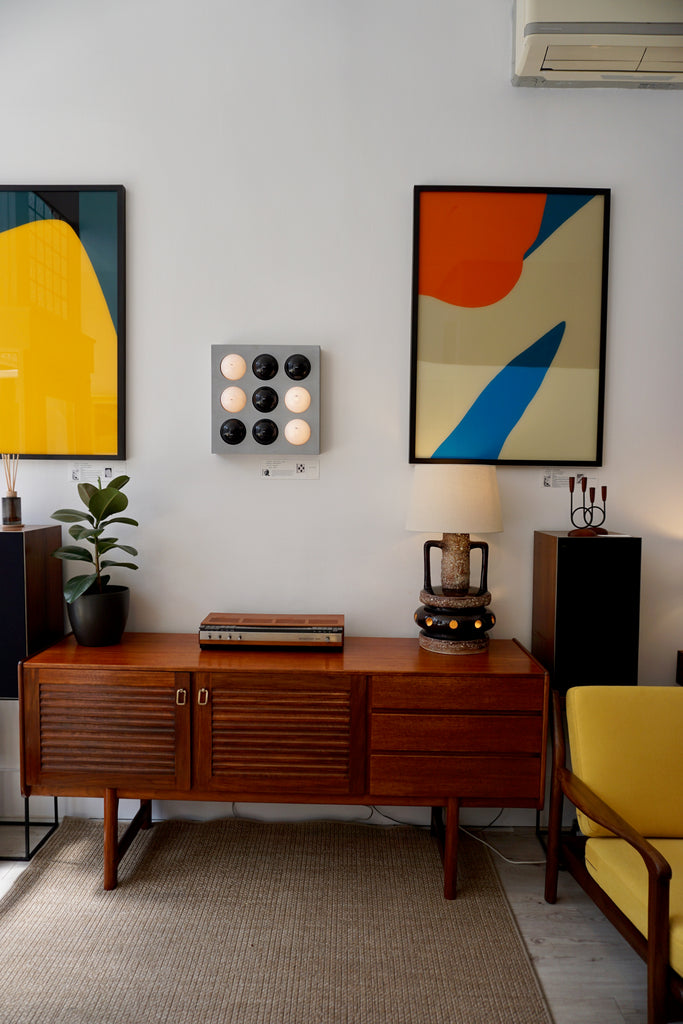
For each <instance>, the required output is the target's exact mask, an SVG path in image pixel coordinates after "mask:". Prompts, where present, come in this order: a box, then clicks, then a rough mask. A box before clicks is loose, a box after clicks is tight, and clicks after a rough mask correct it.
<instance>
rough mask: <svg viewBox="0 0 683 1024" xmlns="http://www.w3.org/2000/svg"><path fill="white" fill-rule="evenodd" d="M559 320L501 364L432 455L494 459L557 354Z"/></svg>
mask: <svg viewBox="0 0 683 1024" xmlns="http://www.w3.org/2000/svg"><path fill="white" fill-rule="evenodd" d="M565 328H566V322H565V321H564V320H563V321H562V322H561V323H559V324H557V326H555V327H553V328H552V329H551V330H549V331H548V332H547V334H544V335H543V337H541V338H539V339H538V341H535V342H534V343H533V345H530V346H529V347H528V348H527V349H525V350H524V351H523V352H521V353H520V354H519V355H518V356H515V358H514V359H513V360H512V361H511V362H509V363H508V364H507V366H504V367H503V369H502V370H501V371H500V372H499V373H497V374H496V376H495V377H494V378H493V380H492V381H490V383H489V384H487V385H486V387H485V388H484V390H483V391H482V392H481V394H480V395H479V397H478V398H477V399H475V401H474V402H473V403H472V405H471V406H470V408H469V409H468V411H467V412H466V413H465V415H464V416H463V418H462V419H461V420H460V422H459V423H458V425H457V427H456V428H455V429H454V430H453V431H452V432H451V433H450V434H449V435H448V437H447V438H446V439H445V441H443V442H442V443H441V444H440V445H439V447H438V448H437V449H436V451H435V452H434V454H433V455H432V458H433V459H480V460H487V459H498V458H499V457H500V452H501V450H502V447H503V445H504V444H505V441H506V440H507V437H508V435H509V434H510V432H511V431H512V429H513V428H514V427H515V426H516V424H517V423H518V422H519V420H520V419H521V417H522V416H523V415H524V412H525V410H526V408H527V406H528V405H529V402H530V401H531V400H532V398H533V397H534V395H535V394H536V392H537V391H538V389H539V388H540V386H541V384H542V383H543V380H544V378H545V375H546V373H547V372H548V369H549V367H550V365H551V363H552V361H553V359H554V358H555V356H556V354H557V350H558V349H559V347H560V344H561V342H562V338H563V337H564V332H565Z"/></svg>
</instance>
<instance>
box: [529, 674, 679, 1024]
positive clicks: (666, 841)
mask: <svg viewBox="0 0 683 1024" xmlns="http://www.w3.org/2000/svg"><path fill="white" fill-rule="evenodd" d="M566 735H567V738H568V740H569V754H570V758H571V770H570V769H569V768H568V766H567V750H566V742H565V728H564V721H563V715H562V702H561V698H560V696H559V695H558V694H557V693H554V694H553V770H552V784H551V795H550V817H549V825H548V829H549V834H548V859H547V866H546V886H545V898H546V900H547V901H548V902H549V903H555V901H556V899H557V887H558V871H559V868H560V867H561V866H563V867H566V868H567V869H568V870H569V871H570V872H571V874H572V875H573V876H574V878H576V880H577V881H578V882H579V884H580V885H581V886H582V888H583V889H584V890H585V891H586V892H587V893H588V895H589V896H590V897H591V899H593V900H594V902H595V903H596V905H597V906H598V907H599V908H600V909H601V910H602V911H603V913H604V914H605V915H606V916H607V917H608V918H609V920H610V921H611V922H612V923H613V924H614V925H615V926H616V927H617V928H618V930H619V931H620V933H621V934H622V935H623V936H624V937H625V938H626V939H627V940H628V942H629V943H630V944H631V946H632V947H633V948H634V949H635V950H636V952H637V953H638V954H639V955H640V956H641V957H642V958H643V959H644V960H645V962H646V964H647V977H648V1024H666V1022H668V1021H672V1020H676V1021H681V1020H683V689H681V688H680V687H677V686H577V687H574V688H573V689H570V690H569V691H568V693H567V697H566ZM565 796H566V797H567V798H568V799H569V800H570V801H571V803H572V804H574V806H575V807H576V809H577V819H578V824H579V829H580V832H581V834H580V835H578V836H576V835H567V834H566V833H565V832H564V831H563V829H562V811H563V798H564V797H565Z"/></svg>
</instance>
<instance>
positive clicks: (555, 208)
mask: <svg viewBox="0 0 683 1024" xmlns="http://www.w3.org/2000/svg"><path fill="white" fill-rule="evenodd" d="M593 198H594V197H593V195H592V194H591V193H589V194H588V195H582V194H577V193H575V192H574V193H570V194H565V193H554V192H551V193H549V194H548V195H547V196H546V197H545V206H544V207H543V217H542V218H541V226H540V228H539V229H538V234H537V235H536V239H535V241H534V242H533V243H532V245H530V246H529V248H528V249H527V251H526V252H525V253H524V259H526V258H527V256H530V255H531V253H532V252H534V250H535V249H538V247H539V246H541V245H543V243H544V242H545V240H546V238H549V237H550V235H552V233H553V232H554V231H557V229H558V228H559V227H560V226H561V225H562V224H564V222H565V221H566V220H569V218H570V217H573V216H574V214H575V213H576V212H577V211H578V210H580V209H581V207H582V206H585V205H586V203H589V202H590V201H591V199H593Z"/></svg>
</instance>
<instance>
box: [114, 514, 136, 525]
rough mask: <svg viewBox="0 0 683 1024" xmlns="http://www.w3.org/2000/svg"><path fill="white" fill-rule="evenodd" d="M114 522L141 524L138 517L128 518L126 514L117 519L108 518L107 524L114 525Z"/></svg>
mask: <svg viewBox="0 0 683 1024" xmlns="http://www.w3.org/2000/svg"><path fill="white" fill-rule="evenodd" d="M114 523H125V524H126V526H139V525H140V524H139V522H138V521H137V519H127V518H126V517H125V516H118V517H117V518H116V519H107V526H112V525H113V524H114Z"/></svg>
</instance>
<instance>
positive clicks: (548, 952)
mask: <svg viewBox="0 0 683 1024" xmlns="http://www.w3.org/2000/svg"><path fill="white" fill-rule="evenodd" d="M486 839H487V841H488V842H489V843H490V844H491V846H493V847H495V848H496V849H497V850H498V851H500V852H501V853H502V854H503V855H504V856H505V857H506V858H508V859H509V860H510V861H514V862H515V863H507V862H506V861H505V860H503V859H501V858H500V857H498V856H496V857H495V861H496V865H497V867H498V871H499V874H500V876H501V878H502V881H503V884H504V886H505V890H506V893H507V896H508V900H509V902H510V905H511V907H512V909H513V912H514V914H515V917H516V919H517V923H518V926H519V929H520V932H521V934H522V936H523V938H524V940H525V942H526V944H527V948H528V950H529V953H530V955H531V957H532V960H533V962H534V965H535V968H536V972H537V974H538V977H539V980H540V982H541V985H542V987H543V990H544V992H545V995H546V999H547V1000H548V1004H549V1006H550V1009H551V1011H552V1014H553V1017H554V1020H555V1024H643V1022H644V1021H645V1020H646V1016H647V1013H646V994H645V966H644V964H643V962H642V961H641V960H640V958H639V957H637V956H636V954H635V953H634V952H633V951H632V949H631V947H630V946H629V945H628V944H627V943H626V942H625V940H624V939H622V938H621V936H620V935H619V934H618V932H616V931H615V929H614V928H613V927H612V926H611V925H610V924H609V923H608V922H607V921H606V920H605V919H604V918H603V916H602V914H600V912H599V911H598V910H597V909H596V908H595V906H594V905H593V904H592V903H591V901H590V900H589V899H588V897H587V896H585V895H584V893H583V892H582V890H581V889H580V888H579V887H578V886H577V885H576V883H575V882H574V881H573V879H572V878H570V877H568V876H567V875H566V874H565V873H563V874H562V875H561V877H560V886H559V897H558V901H557V903H556V904H555V905H554V906H550V905H549V904H547V903H546V902H545V901H544V899H543V886H544V866H543V864H539V863H523V862H526V861H532V862H533V861H540V860H542V858H543V856H544V854H543V849H542V847H541V845H540V844H539V842H538V840H537V838H536V836H535V834H534V831H533V829H491V830H489V831H488V832H487V833H486ZM22 843H23V832H22V831H21V830H16V834H15V833H14V831H13V830H11V829H9V828H3V829H0V854H5V853H7V852H8V850H12V851H15V850H17V851H19V852H21V850H22ZM10 844H13V845H10ZM17 844H18V845H17ZM520 862H522V863H520ZM26 866H27V864H26V862H23V861H0V895H2V893H4V892H5V891H6V890H7V889H9V887H10V886H11V884H12V882H13V881H14V879H15V878H17V877H18V875H19V874H20V873H21V872H22V871H23V870H24V869H25V868H26ZM511 1024H514V1022H511Z"/></svg>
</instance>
